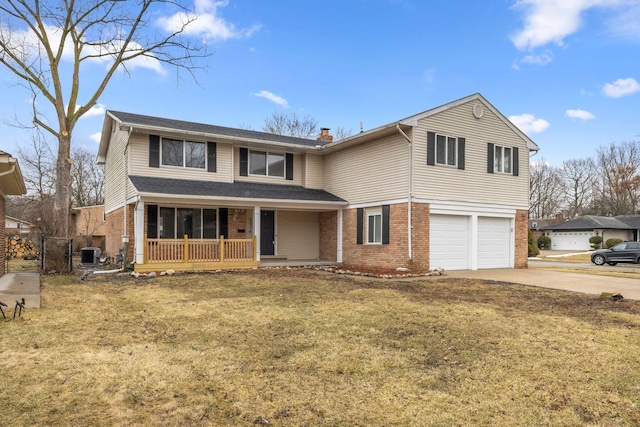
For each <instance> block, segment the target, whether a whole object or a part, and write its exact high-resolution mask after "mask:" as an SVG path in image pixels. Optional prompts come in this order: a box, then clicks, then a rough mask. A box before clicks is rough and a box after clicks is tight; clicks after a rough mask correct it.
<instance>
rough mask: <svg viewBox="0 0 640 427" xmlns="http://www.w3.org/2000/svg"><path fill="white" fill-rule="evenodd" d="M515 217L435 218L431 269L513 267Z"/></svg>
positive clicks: (430, 242) (458, 216)
mask: <svg viewBox="0 0 640 427" xmlns="http://www.w3.org/2000/svg"><path fill="white" fill-rule="evenodd" d="M512 221H513V220H512V218H508V217H483V216H477V217H476V216H471V215H439V214H438V215H431V228H430V239H429V245H430V260H429V265H430V267H431V268H436V267H443V268H444V269H445V270H470V269H476V268H478V269H480V268H512V267H513V259H514V246H513V245H514V244H513V231H512V228H513V226H512Z"/></svg>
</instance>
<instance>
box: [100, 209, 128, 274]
mask: <svg viewBox="0 0 640 427" xmlns="http://www.w3.org/2000/svg"><path fill="white" fill-rule="evenodd" d="M133 215H134V205H132V204H131V205H127V236H128V237H129V243H123V242H122V236H123V235H124V224H123V222H124V209H123V208H120V209H117V210H115V211H113V212H109V213H108V214H107V215H106V226H107V227H106V233H105V234H106V236H105V248H106V252H107V254H108V255H109V256H110V257H115V256H116V255H118V251H119V250H120V248H121V247H124V248H125V251H126V258H127V261H129V262H130V261H133V257H134V253H133V248H134V235H133V232H134V228H133V227H134V224H135V219H134V216H133Z"/></svg>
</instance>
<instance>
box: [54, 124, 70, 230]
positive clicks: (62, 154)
mask: <svg viewBox="0 0 640 427" xmlns="http://www.w3.org/2000/svg"><path fill="white" fill-rule="evenodd" d="M65 133H66V135H65ZM70 151H71V134H70V133H67V132H64V131H63V132H61V134H60V135H59V137H58V158H57V161H56V194H55V199H54V210H55V212H54V218H55V230H56V236H57V237H69V235H70V234H69V233H70V231H69V211H70V203H71V162H72V161H71V158H70Z"/></svg>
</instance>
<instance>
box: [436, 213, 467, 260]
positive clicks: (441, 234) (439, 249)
mask: <svg viewBox="0 0 640 427" xmlns="http://www.w3.org/2000/svg"><path fill="white" fill-rule="evenodd" d="M430 222H431V227H430V228H431V229H430V239H429V240H430V242H429V246H430V261H429V262H430V266H431V268H436V267H443V268H444V269H445V270H466V269H468V268H469V217H468V216H458V215H432V216H431V221H430Z"/></svg>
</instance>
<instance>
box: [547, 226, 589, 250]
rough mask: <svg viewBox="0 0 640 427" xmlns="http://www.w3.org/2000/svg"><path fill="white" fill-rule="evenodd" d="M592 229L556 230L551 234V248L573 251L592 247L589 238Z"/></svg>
mask: <svg viewBox="0 0 640 427" xmlns="http://www.w3.org/2000/svg"><path fill="white" fill-rule="evenodd" d="M591 236H593V232H592V231H556V232H554V233H553V235H551V236H550V237H551V249H555V250H559V251H573V250H585V251H588V250H589V249H591V243H589V238H591Z"/></svg>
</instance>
